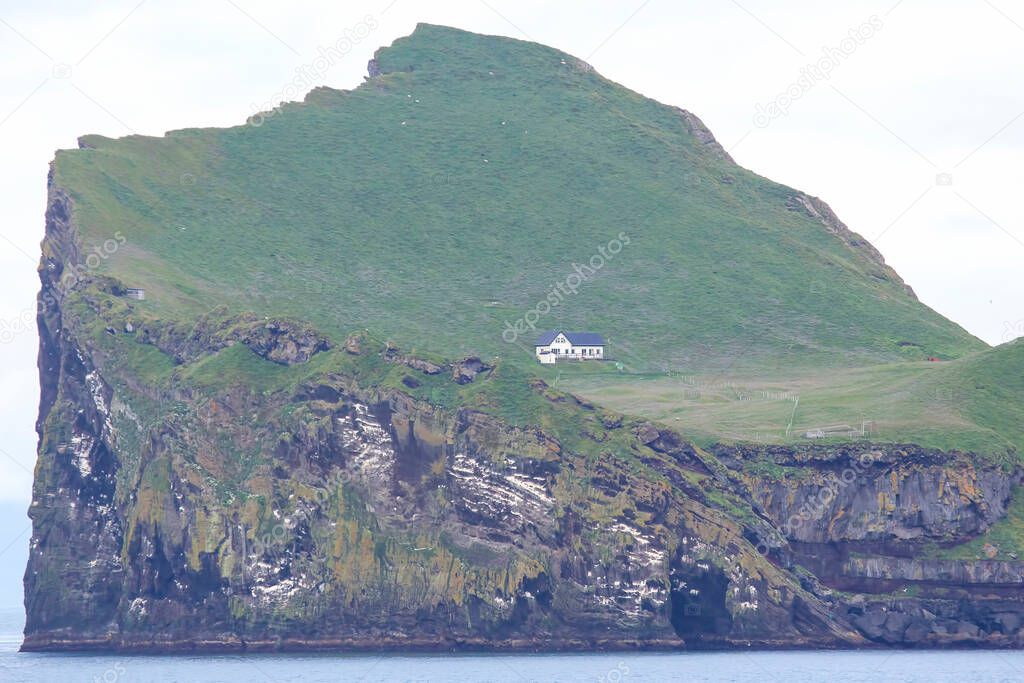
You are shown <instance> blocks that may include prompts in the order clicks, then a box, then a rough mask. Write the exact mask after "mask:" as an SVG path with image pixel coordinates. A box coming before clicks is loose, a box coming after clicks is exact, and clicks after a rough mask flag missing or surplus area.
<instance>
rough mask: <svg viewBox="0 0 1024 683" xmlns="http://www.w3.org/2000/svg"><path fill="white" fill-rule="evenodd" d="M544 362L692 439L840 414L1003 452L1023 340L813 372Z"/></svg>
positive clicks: (1022, 380) (926, 442)
mask: <svg viewBox="0 0 1024 683" xmlns="http://www.w3.org/2000/svg"><path fill="white" fill-rule="evenodd" d="M545 371H546V372H549V373H550V375H551V377H549V378H548V379H549V381H552V382H554V383H555V384H556V385H557V386H559V387H560V388H563V389H569V390H571V391H575V392H577V393H580V394H582V395H584V396H586V397H587V398H589V399H591V400H594V401H597V402H599V403H601V404H604V405H607V406H608V407H611V408H614V409H616V410H621V411H623V412H627V413H632V414H635V415H643V416H646V417H649V418H651V419H655V420H659V421H663V422H665V423H667V424H670V425H673V426H674V427H676V428H677V429H679V430H681V431H682V432H683V433H685V434H687V435H689V436H691V437H692V438H694V439H695V440H697V441H719V440H723V439H724V440H735V441H760V442H771V443H792V442H804V443H806V442H807V440H806V439H805V437H804V433H805V432H806V431H807V430H810V429H814V428H818V427H825V426H829V425H837V424H846V425H850V426H851V427H854V428H856V429H860V428H861V427H862V426H864V427H865V429H866V432H867V434H866V436H865V438H868V439H871V440H872V441H892V442H906V443H916V444H920V445H922V446H926V447H933V448H941V449H960V450H967V451H973V452H976V453H979V454H982V455H986V456H989V457H993V458H997V459H1000V460H1012V461H1016V460H1017V459H1018V458H1019V455H1020V453H1021V452H1022V451H1024V340H1018V341H1016V342H1011V343H1009V344H1004V345H1002V346H999V347H997V348H995V349H990V350H986V351H982V352H980V353H976V354H971V355H970V356H967V357H964V358H962V359H958V360H954V361H950V362H941V363H930V362H926V361H925V362H920V361H919V362H903V363H892V364H882V365H874V366H868V367H863V368H848V369H847V368H832V369H819V370H817V371H813V372H806V371H805V372H801V371H799V370H796V371H791V372H788V373H780V372H760V373H757V372H729V373H705V374H695V375H684V374H681V373H648V374H641V373H629V372H625V373H617V372H615V371H614V370H613V369H611V368H607V367H605V368H597V367H595V366H590V367H585V368H584V367H573V366H560V367H559V368H558V369H557V370H554V371H547V370H545ZM865 421H867V422H868V424H867V425H864V422H865Z"/></svg>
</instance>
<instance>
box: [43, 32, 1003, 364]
mask: <svg viewBox="0 0 1024 683" xmlns="http://www.w3.org/2000/svg"><path fill="white" fill-rule="evenodd" d="M378 58H379V61H380V65H381V68H382V70H383V71H384V72H385V75H384V76H382V77H380V78H377V79H374V80H372V81H369V82H367V83H365V84H363V85H361V86H360V87H358V88H356V89H355V90H353V91H350V92H343V91H336V90H330V89H318V90H315V91H313V92H312V93H311V94H310V95H309V96H308V97H307V98H306V101H305V102H304V103H292V104H288V105H284V106H283V107H281V108H280V109H279V110H278V111H276V112H275V113H274V114H273V115H271V116H269V117H268V118H266V120H265V122H264V123H263V125H261V126H258V127H255V126H245V125H243V126H238V127H235V128H228V129H203V130H197V129H191V130H181V131H175V132H172V133H169V134H168V135H166V136H165V137H161V138H152V137H141V136H132V137H128V138H124V139H120V140H109V139H105V138H101V137H97V136H90V137H87V138H85V143H86V144H87V145H88V146H89V147H91V149H83V150H72V151H62V152H60V153H59V154H58V156H57V160H56V167H55V182H56V184H57V185H58V186H59V187H63V188H67V189H68V190H69V191H70V193H71V194H72V196H73V197H74V199H75V217H76V219H77V222H78V224H79V228H80V235H81V239H82V240H83V242H84V243H85V244H86V245H87V248H88V247H89V246H91V245H98V244H101V243H102V242H103V241H104V240H106V239H109V238H112V237H114V235H115V233H116V232H119V233H121V234H122V235H123V236H124V238H125V240H126V243H125V244H124V246H122V247H120V248H119V249H118V250H117V252H116V253H115V254H114V255H112V256H110V257H109V258H107V259H105V260H104V261H103V262H102V265H101V269H102V270H103V271H104V272H105V273H107V274H110V275H112V276H114V277H117V278H118V279H120V280H122V281H123V282H124V283H125V284H126V285H128V286H139V287H144V288H145V289H146V291H147V301H146V302H145V306H147V307H148V308H149V310H151V311H152V312H153V313H154V314H157V315H160V316H163V317H165V318H170V319H189V318H194V317H196V316H197V315H199V314H202V313H204V312H206V311H208V310H210V309H211V308H213V307H215V306H219V305H225V306H227V307H228V309H229V310H231V311H233V312H238V311H244V310H251V311H254V312H256V313H258V314H261V315H270V316H290V317H294V318H298V319H302V320H308V321H310V322H311V323H313V324H314V325H316V326H317V327H318V328H320V329H322V330H323V331H325V332H326V333H328V334H330V335H331V336H333V337H335V338H342V337H343V335H344V334H346V333H348V332H350V331H351V330H356V329H364V328H368V329H370V330H371V331H372V332H373V334H375V335H376V336H378V337H381V338H386V339H391V340H393V341H395V342H396V343H398V344H399V345H401V346H402V347H403V348H404V349H416V350H419V351H422V352H432V353H439V354H442V355H445V356H447V357H456V356H459V355H464V354H469V353H477V354H480V355H481V356H483V357H493V356H501V357H503V358H504V359H505V360H507V361H509V362H511V363H514V364H519V365H523V366H526V365H528V364H532V363H533V360H532V357H531V355H530V349H529V348H524V347H523V346H522V345H512V344H508V343H506V342H505V341H503V340H502V331H503V330H504V329H505V322H506V321H508V322H514V321H515V320H517V319H518V318H520V317H522V316H523V315H524V314H525V313H526V312H527V311H528V310H530V309H532V308H533V307H534V306H536V305H537V303H538V302H540V301H542V300H544V299H545V297H546V296H547V295H548V293H549V292H550V291H551V289H552V287H553V286H554V285H555V283H556V282H559V281H564V280H565V278H566V277H567V276H569V275H570V274H571V273H573V267H572V266H573V263H574V262H575V263H585V262H586V261H587V260H588V259H590V258H591V257H592V256H594V255H597V254H599V249H607V245H608V243H609V241H610V240H612V239H614V238H616V236H617V235H619V234H620V233H624V234H625V235H626V236H628V238H629V244H628V245H627V246H624V247H623V249H622V251H621V252H620V253H619V254H618V255H616V256H614V257H613V258H611V260H609V261H607V262H606V264H605V265H604V266H603V268H601V269H600V270H599V271H597V274H596V275H595V276H594V277H592V278H591V279H590V280H589V281H587V282H583V283H582V284H581V286H580V287H579V289H578V293H577V294H575V295H570V296H568V297H566V298H565V299H564V301H563V302H562V303H561V304H560V305H559V306H557V307H555V308H554V310H553V311H552V312H551V313H549V314H548V315H546V316H545V317H544V318H543V319H542V320H541V321H540V323H539V326H540V327H549V326H551V327H563V326H564V327H568V328H579V329H591V330H596V331H600V332H602V333H604V334H605V335H606V336H607V337H608V338H609V339H610V341H611V348H610V352H611V354H612V355H613V356H614V357H615V358H617V359H618V360H620V361H622V362H624V363H625V364H626V365H627V366H628V367H629V368H630V369H632V370H644V371H651V370H669V369H670V370H676V371H684V372H703V371H706V370H708V369H710V368H740V367H765V366H767V367H769V368H772V369H786V370H788V369H790V368H793V367H804V368H818V367H825V366H841V367H850V366H856V365H863V364H868V363H877V362H894V361H898V360H900V359H920V358H923V357H924V356H925V355H927V354H934V355H939V356H942V357H950V358H951V357H959V356H962V355H964V354H966V353H969V352H972V351H977V350H980V349H982V348H984V345H983V344H982V343H981V342H979V341H978V340H976V339H974V338H973V337H971V336H970V335H968V334H967V333H966V332H965V331H964V330H962V329H961V328H959V327H958V326H957V325H955V324H953V323H951V322H950V321H948V320H946V319H944V318H942V317H941V316H939V315H938V314H937V313H935V312H934V311H932V310H930V309H929V308H927V307H926V306H924V305H923V304H921V303H919V302H918V301H916V300H915V299H913V298H912V297H911V296H909V295H908V294H907V293H906V292H905V291H904V289H903V288H902V286H901V285H900V283H899V282H898V280H897V278H896V277H895V276H894V275H893V274H892V273H891V271H888V270H887V269H885V268H883V267H882V266H880V265H879V263H878V262H877V261H876V260H875V259H874V258H873V257H872V256H871V254H870V253H869V252H868V251H867V250H866V249H864V248H863V247H851V246H848V244H847V243H846V242H844V240H843V239H841V238H840V237H839V236H837V235H835V234H833V233H832V232H830V231H829V230H827V229H826V228H825V226H823V225H822V224H821V222H820V221H818V220H817V219H815V218H812V217H810V216H808V215H806V214H805V213H803V212H802V211H794V210H791V209H790V208H787V206H786V202H787V199H788V198H789V197H791V196H792V195H793V194H794V193H795V191H794V190H792V189H790V188H787V187H785V186H782V185H779V184H777V183H773V182H771V181H769V180H767V179H765V178H762V177H760V176H757V175H756V174H754V173H750V172H748V171H746V170H744V169H741V168H739V167H737V166H735V165H734V164H732V163H731V162H729V161H728V160H726V159H724V158H722V157H721V156H720V155H719V154H717V153H715V152H714V150H713V149H712V148H710V147H708V146H707V145H705V144H704V143H703V142H701V141H700V140H699V139H697V138H696V137H695V136H694V135H693V134H691V133H690V131H689V129H688V126H687V124H686V122H685V120H684V118H683V117H682V116H681V115H680V113H679V112H678V111H677V110H676V109H674V108H672V107H669V106H666V105H662V104H660V103H657V102H654V101H652V100H650V99H647V98H644V97H642V96H640V95H638V94H636V93H634V92H631V91H629V90H627V89H626V88H623V87H621V86H619V85H616V84H614V83H611V82H609V81H607V80H605V79H604V78H602V77H601V76H599V75H598V74H596V73H594V72H592V71H590V70H588V69H587V68H584V67H583V66H582V65H581V63H580V62H578V61H577V60H575V59H573V58H572V57H570V56H568V55H565V54H563V53H560V52H558V51H556V50H552V49H550V48H546V47H543V46H539V45H535V44H531V43H525V42H521V41H516V40H511V39H506V38H495V37H486V36H478V35H474V34H469V33H465V32H461V31H457V30H454V29H447V28H442V27H436V26H420V27H419V28H418V29H417V30H416V32H415V33H414V34H412V35H411V36H409V37H407V38H403V39H401V40H399V41H396V43H395V44H394V45H393V46H391V47H389V48H386V49H384V50H382V51H381V52H380V53H379V55H378ZM403 122H404V124H405V125H403ZM725 176H729V177H730V178H731V179H732V182H723V178H724V177H725ZM532 336H533V335H532V334H530V335H527V336H526V337H525V338H523V339H522V340H521V341H522V342H525V344H527V345H528V344H530V343H532Z"/></svg>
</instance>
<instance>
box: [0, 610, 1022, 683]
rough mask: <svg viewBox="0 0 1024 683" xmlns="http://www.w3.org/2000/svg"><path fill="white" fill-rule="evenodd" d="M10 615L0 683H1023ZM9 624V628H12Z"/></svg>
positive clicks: (909, 665)
mask: <svg viewBox="0 0 1024 683" xmlns="http://www.w3.org/2000/svg"><path fill="white" fill-rule="evenodd" d="M18 621H20V615H19V616H17V617H12V616H11V615H10V614H8V615H0V681H5V682H6V681H17V682H19V683H21V682H24V683H35V682H37V681H39V682H46V683H76V682H79V681H81V682H82V683H93V682H100V683H130V682H133V681H140V682H146V683H150V682H154V683H155V682H159V683H215V682H216V683H248V682H250V681H252V682H254V683H306V682H309V683H327V682H331V683H355V682H357V681H362V682H366V683H370V682H380V681H410V682H412V681H455V682H457V683H475V682H476V681H487V682H492V681H493V682H494V683H506V682H507V683H525V682H532V681H566V682H569V681H573V682H575V681H591V682H595V683H663V682H666V681H683V682H686V683H691V682H692V683H711V682H715V683H718V682H720V681H721V682H724V681H729V682H734V683H773V682H777V683H812V682H815V681H827V682H828V683H866V682H872V683H873V682H875V681H880V682H889V681H891V682H893V683H897V682H898V683H1011V682H1012V683H1017V682H1021V683H1024V652H988V651H968V650H964V651H942V652H938V651H918V652H909V651H870V652H864V651H861V652H850V651H844V652H831V651H829V652H742V651H740V652H716V653H681V654H661V653H657V654H655V653H651V654H621V653H614V654H586V655H582V654H579V655H578V654H572V655H412V656H410V655H394V654H389V655H350V656H346V655H249V656H238V655H222V656H208V657H193V656H173V657H148V656H119V655H56V654H19V653H18V645H19V644H20V643H21V634H20V624H18V623H16V622H18ZM12 627H13V628H12Z"/></svg>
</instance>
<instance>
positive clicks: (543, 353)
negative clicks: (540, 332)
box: [536, 334, 604, 362]
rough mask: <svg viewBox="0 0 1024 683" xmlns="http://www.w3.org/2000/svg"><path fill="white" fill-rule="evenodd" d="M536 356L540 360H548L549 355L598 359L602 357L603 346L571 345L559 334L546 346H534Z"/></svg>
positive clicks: (549, 358) (549, 359)
mask: <svg viewBox="0 0 1024 683" xmlns="http://www.w3.org/2000/svg"><path fill="white" fill-rule="evenodd" d="M536 354H537V357H538V358H542V361H541V362H550V361H551V356H554V357H555V358H566V357H568V358H581V359H600V358H604V347H603V346H573V345H572V344H571V343H570V342H569V340H568V339H567V338H566V336H565V335H564V334H559V335H558V336H557V337H555V338H554V340H552V342H551V343H550V344H548V345H547V346H538V347H536Z"/></svg>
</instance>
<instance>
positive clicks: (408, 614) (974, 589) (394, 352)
mask: <svg viewBox="0 0 1024 683" xmlns="http://www.w3.org/2000/svg"><path fill="white" fill-rule="evenodd" d="M71 215H72V212H71V207H70V200H69V198H68V197H67V195H66V194H64V193H63V192H61V191H60V190H59V189H57V188H52V189H51V196H50V207H49V211H48V213H47V237H46V240H45V242H44V245H43V250H44V259H43V263H42V267H41V269H40V275H41V280H42V291H41V294H40V297H41V300H42V301H43V303H44V305H43V306H41V311H42V312H41V314H40V316H39V330H40V339H41V345H40V356H39V367H40V379H41V383H42V398H41V403H40V416H39V422H38V431H39V464H38V467H37V472H36V483H35V489H34V500H33V503H32V507H31V517H32V520H33V525H34V532H33V538H32V544H31V556H30V561H29V566H28V568H27V572H26V577H25V589H26V607H27V613H28V619H27V624H26V634H25V643H24V648H25V649H29V650H80V649H89V648H107V649H111V648H113V649H126V650H159V651H172V650H186V649H209V650H214V649H277V648H293V649H299V648H305V649H317V648H347V649H370V648H381V647H395V648H406V649H415V648H424V649H441V648H444V649H448V648H452V647H480V648H524V649H556V648H577V649H584V648H596V647H601V648H640V647H666V648H674V647H690V648H694V647H727V646H734V645H735V646H744V647H745V646H749V645H757V646H777V647H798V646H816V647H821V646H850V645H864V644H870V643H872V642H874V643H886V644H938V643H944V642H957V643H975V644H991V645H1012V644H1019V643H1020V641H1021V630H1020V628H1021V624H1022V623H1024V607H1022V603H1021V600H1020V595H1019V594H1020V586H1021V584H1022V582H1024V573H1022V567H1021V566H1020V565H1019V564H1018V563H1016V562H1007V561H1000V562H992V561H957V560H940V559H934V560H930V559H927V558H928V552H930V549H931V548H933V547H935V546H943V545H951V544H956V543H960V542H963V541H964V540H967V539H969V538H971V537H973V536H976V535H977V534H979V533H982V532H984V531H985V530H986V529H988V528H989V527H991V525H992V524H994V523H996V522H998V520H1000V519H1001V518H1003V517H1004V515H1005V514H1006V509H1007V505H1008V502H1009V500H1010V496H1011V490H1012V488H1013V486H1014V485H1016V484H1017V483H1018V482H1019V479H1020V474H1019V473H1017V472H1004V471H1002V470H998V469H995V468H993V467H982V466H980V465H976V464H974V463H973V462H972V460H971V459H970V458H969V457H967V456H966V455H962V454H945V453H936V452H925V451H921V450H919V449H914V448H912V447H892V446H882V445H876V446H848V447H826V446H822V447H814V448H805V449H800V450H796V449H790V450H787V449H757V448H748V447H736V446H722V447H720V448H716V449H712V450H711V451H710V452H707V451H704V450H701V449H698V448H696V447H694V446H692V445H691V444H688V443H687V442H685V441H684V440H683V439H681V438H680V437H679V436H678V435H677V434H675V433H673V432H671V431H670V430H665V429H661V428H659V427H657V426H655V425H652V424H647V423H638V422H636V421H632V420H630V419H628V418H624V417H622V416H618V415H613V414H610V413H607V412H605V411H602V410H600V409H598V408H596V407H595V406H593V405H590V404H587V403H585V402H583V401H580V400H578V399H576V398H574V397H572V396H569V395H566V394H563V393H560V392H557V391H554V390H552V389H551V388H550V387H547V386H546V385H544V384H543V383H542V382H539V381H532V382H531V381H529V379H528V378H517V377H514V376H507V375H506V373H507V372H508V371H507V370H506V369H505V368H504V367H502V366H501V365H500V364H493V363H485V362H483V361H481V360H479V359H466V360H464V361H461V362H454V363H451V362H446V361H443V360H439V359H433V360H428V359H423V358H418V357H416V356H415V355H414V354H412V353H407V352H403V351H402V350H400V349H397V348H395V347H394V346H393V345H390V344H385V343H382V342H377V341H375V340H372V339H370V338H368V337H365V336H361V337H352V338H350V339H348V340H345V341H344V342H342V343H337V340H330V339H327V338H326V337H325V336H323V335H321V334H320V333H318V332H317V331H316V330H315V329H313V328H312V327H311V326H309V325H308V324H306V323H303V322H302V321H292V320H263V319H256V318H255V317H253V316H250V315H245V314H241V315H229V314H228V312H227V311H225V310H215V311H213V312H211V313H210V314H208V315H207V316H205V317H203V318H201V319H199V320H197V321H195V322H194V323H193V324H191V325H190V326H187V327H181V326H179V325H175V324H174V323H172V322H168V321H165V320H161V319H159V318H157V317H155V316H153V315H151V314H149V313H147V310H146V308H145V306H144V305H140V303H139V302H135V301H133V300H130V299H128V298H126V297H125V296H124V295H123V294H124V291H125V290H124V286H123V284H122V283H118V282H116V281H112V280H110V279H109V278H102V277H98V276H93V275H92V274H91V273H88V272H78V271H76V272H75V277H73V278H71V277H68V276H67V274H68V272H69V267H70V265H69V264H76V263H77V262H78V260H79V255H78V251H79V246H78V244H77V240H76V234H75V229H74V225H73V221H72V220H71ZM497 386H500V387H503V389H502V391H503V392H505V393H502V394H500V396H501V397H502V400H501V401H499V400H497V399H496V398H495V396H496V395H497V394H492V393H489V392H491V391H493V389H491V387H497ZM513 400H514V401H515V405H516V406H520V408H519V410H521V412H522V413H523V414H524V415H525V417H522V418H519V417H517V415H516V414H514V413H513V412H512V411H511V410H510V409H509V407H508V405H506V403H507V402H512V401H513Z"/></svg>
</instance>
